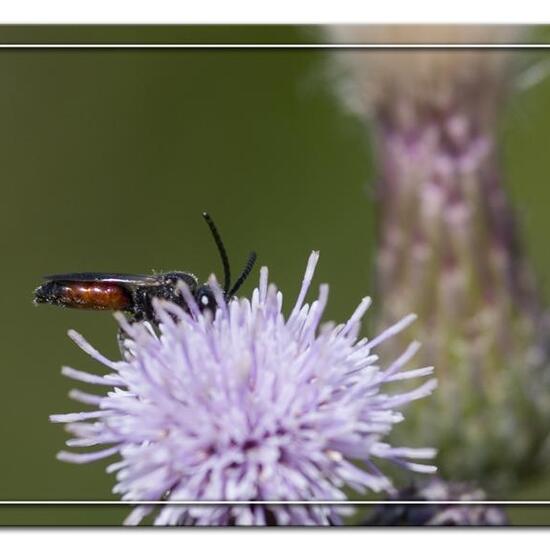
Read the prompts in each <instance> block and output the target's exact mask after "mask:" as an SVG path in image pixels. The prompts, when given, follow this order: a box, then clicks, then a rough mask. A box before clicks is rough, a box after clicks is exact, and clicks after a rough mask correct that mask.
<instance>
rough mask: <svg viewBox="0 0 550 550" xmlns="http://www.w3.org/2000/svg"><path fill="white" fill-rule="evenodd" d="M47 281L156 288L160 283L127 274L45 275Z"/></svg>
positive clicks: (153, 277)
mask: <svg viewBox="0 0 550 550" xmlns="http://www.w3.org/2000/svg"><path fill="white" fill-rule="evenodd" d="M44 279H46V280H47V281H59V282H61V281H67V282H74V283H93V282H102V283H115V284H121V285H127V286H156V285H160V283H161V281H160V280H159V279H158V277H155V276H153V275H132V274H129V273H100V272H98V273H94V272H84V273H59V274H55V275H45V276H44Z"/></svg>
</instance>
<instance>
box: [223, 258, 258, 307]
mask: <svg viewBox="0 0 550 550" xmlns="http://www.w3.org/2000/svg"><path fill="white" fill-rule="evenodd" d="M255 263H256V252H251V253H250V255H249V256H248V261H247V262H246V265H245V266H244V269H243V271H242V273H241V274H240V275H239V278H238V279H237V280H236V282H235V284H234V285H233V288H232V289H231V290H230V291H229V294H228V295H227V298H228V299H229V298H232V297H233V296H234V295H235V294H236V292H237V290H239V288H241V286H242V284H243V283H244V282H245V281H246V278H247V277H248V276H249V275H250V272H251V271H252V268H253V267H254V264H255Z"/></svg>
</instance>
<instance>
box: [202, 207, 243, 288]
mask: <svg viewBox="0 0 550 550" xmlns="http://www.w3.org/2000/svg"><path fill="white" fill-rule="evenodd" d="M202 217H203V218H204V219H205V221H206V223H207V224H208V227H209V228H210V231H211V233H212V236H213V237H214V241H215V242H216V246H217V247H218V252H219V253H220V257H221V259H222V264H223V291H224V293H225V294H227V293H228V291H229V285H230V284H231V271H230V269H229V258H228V257H227V252H226V251H225V246H224V245H223V241H222V238H221V237H220V234H219V233H218V228H217V227H216V226H215V224H214V221H213V220H212V218H211V217H210V216H209V214H208V213H207V212H203V213H202ZM242 283H243V282H242V281H241V283H240V284H239V286H241V284H242Z"/></svg>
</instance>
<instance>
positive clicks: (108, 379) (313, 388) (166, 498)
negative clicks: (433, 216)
mask: <svg viewBox="0 0 550 550" xmlns="http://www.w3.org/2000/svg"><path fill="white" fill-rule="evenodd" d="M317 260H318V253H312V255H311V256H310V258H309V261H308V264H307V269H306V273H305V276H304V280H303V283H302V287H301V289H300V292H299V295H298V298H297V300H296V303H295V304H294V306H293V308H292V311H291V313H290V315H289V316H288V317H285V315H284V314H283V312H282V304H283V296H282V294H281V292H279V291H278V290H277V289H276V288H275V287H274V286H273V285H270V284H268V271H267V268H263V269H262V270H261V274H260V283H259V286H258V288H256V289H255V290H254V292H253V294H252V298H251V299H247V298H243V299H241V300H238V301H237V300H233V301H231V302H230V303H229V304H225V302H224V301H223V299H219V300H218V298H219V297H221V293H218V294H219V296H218V297H217V298H216V299H217V300H218V306H219V307H218V309H217V311H216V314H215V316H214V317H213V318H212V316H210V315H202V314H200V313H199V312H198V308H197V307H196V304H192V303H190V304H189V311H190V312H191V313H188V312H187V311H185V310H183V309H182V308H180V307H179V306H177V305H175V304H173V303H168V302H163V303H161V302H159V303H157V304H156V306H155V307H156V313H157V316H158V319H160V325H159V329H158V334H157V333H156V332H155V331H153V330H151V329H150V327H148V326H147V325H146V324H143V323H136V324H129V323H127V322H126V321H125V320H124V319H123V318H120V317H119V321H120V323H121V325H122V327H123V329H124V331H125V332H126V334H127V335H128V344H127V346H128V348H127V353H125V357H124V359H123V360H121V361H111V360H109V359H107V358H105V357H104V356H103V355H101V354H100V353H99V352H98V351H97V350H95V349H94V348H93V347H92V346H90V344H88V343H87V342H86V341H85V340H84V339H83V338H82V337H81V336H79V335H77V334H76V333H74V332H71V333H70V336H71V338H72V339H73V340H74V341H75V342H76V343H77V344H78V345H79V346H80V347H81V348H82V349H83V350H84V351H85V352H86V353H88V354H89V355H90V356H92V357H93V358H94V359H95V360H97V361H99V362H100V363H102V364H103V365H105V366H106V367H107V368H108V369H109V372H108V373H107V374H106V375H105V376H96V375H91V374H87V373H82V372H80V371H76V370H74V369H65V370H64V374H65V375H67V376H69V377H71V378H74V379H76V380H80V381H85V382H87V383H90V384H96V385H100V386H105V387H106V388H107V392H106V393H105V394H104V395H101V396H98V395H92V394H87V393H84V392H80V391H78V392H76V391H74V392H72V393H71V396H72V397H73V398H75V399H76V400H77V401H80V402H82V403H85V404H87V405H91V406H92V407H94V409H95V410H92V411H89V412H80V413H74V414H61V415H53V416H52V417H51V420H52V421H53V422H62V423H65V424H67V429H68V431H69V432H70V433H71V434H72V435H73V436H74V437H73V439H70V440H69V441H68V442H67V445H68V446H70V447H86V448H89V447H93V446H94V445H101V446H102V447H103V448H102V449H101V450H99V451H93V452H89V453H73V452H67V451H63V452H62V453H60V455H59V458H60V459H62V460H66V461H68V462H74V463H85V462H91V461H94V460H98V459H100V458H104V457H108V456H113V455H117V457H118V460H117V461H116V462H115V463H113V464H111V465H109V466H108V468H107V471H108V472H110V473H111V472H112V473H115V474H116V477H117V483H116V484H115V486H114V488H113V491H114V492H115V493H117V494H120V495H122V498H123V500H126V501H130V502H131V501H162V502H159V503H158V504H157V505H156V506H155V505H149V504H141V505H137V506H136V507H135V508H134V510H133V511H132V513H131V514H130V515H129V517H128V518H127V520H126V523H128V524H137V523H140V522H141V521H142V520H143V519H144V518H145V517H146V516H147V515H149V514H155V523H156V524H158V525H265V524H275V525H322V524H337V523H339V522H340V521H341V516H342V515H344V514H346V513H348V512H349V508H347V509H344V507H343V506H341V505H322V504H316V503H315V502H316V501H326V500H331V501H342V502H345V500H346V498H347V497H346V493H345V489H346V488H349V489H353V490H355V491H357V492H360V493H366V492H369V491H383V490H386V491H389V490H391V489H392V485H391V481H390V479H389V478H388V477H386V476H385V475H384V474H383V473H382V472H381V471H380V469H379V467H380V466H381V465H383V463H384V462H385V461H386V462H393V463H396V464H399V465H401V466H403V467H405V468H407V469H410V470H413V471H420V472H427V473H430V472H433V471H435V468H434V467H433V466H431V465H426V464H419V463H417V462H416V461H417V460H430V459H431V458H433V456H434V451H433V450H432V449H409V448H406V447H391V446H390V445H389V444H388V443H387V442H385V438H386V436H387V434H388V433H389V432H390V431H391V429H392V426H393V425H394V424H396V423H398V422H400V421H401V420H403V415H402V414H401V413H400V412H399V409H400V408H401V407H402V406H403V405H405V404H407V403H409V402H410V401H413V400H416V399H419V398H422V397H425V396H427V395H428V394H430V393H431V392H432V390H433V389H434V388H435V385H436V382H435V380H433V379H431V378H429V379H428V380H427V381H425V382H424V383H422V384H420V385H419V386H418V387H417V388H415V389H412V390H408V391H406V392H401V393H398V392H395V393H391V386H388V387H387V388H386V387H385V386H386V384H388V383H390V382H393V381H395V380H401V379H404V378H417V377H418V378H419V377H425V376H428V377H429V376H430V375H431V374H432V368H431V367H425V368H418V369H415V370H409V371H402V369H403V367H404V366H405V365H406V364H407V362H408V361H409V359H410V358H411V357H412V355H414V353H415V352H416V350H417V348H418V344H417V343H414V342H413V343H412V344H411V345H410V346H409V347H408V348H407V349H406V350H405V351H404V352H403V353H402V355H401V356H400V357H397V358H396V359H395V361H393V363H391V364H389V365H387V366H385V367H382V366H381V365H379V363H378V358H377V356H376V355H375V354H374V353H373V349H374V348H375V347H376V346H377V345H378V344H380V343H381V342H383V341H385V340H386V339H388V338H391V337H392V336H393V335H394V334H396V333H398V332H400V331H401V330H402V329H403V328H405V327H406V326H407V325H408V324H410V323H411V322H412V321H413V319H414V316H408V317H406V318H405V319H403V320H402V321H400V322H399V323H397V324H395V325H394V326H392V327H390V328H388V329H387V330H386V331H384V332H383V333H382V334H380V335H379V336H377V337H376V338H374V339H372V340H369V339H367V338H362V339H358V334H359V330H360V321H361V319H362V317H363V315H364V314H365V312H366V311H367V309H368V307H369V305H370V299H365V300H363V301H362V302H361V303H360V305H359V306H358V308H357V309H356V311H355V312H354V313H353V314H352V316H351V317H350V319H349V320H348V321H347V322H346V323H344V324H341V325H337V326H335V325H323V326H321V325H320V323H321V318H322V315H323V311H324V308H325V306H326V303H327V299H328V286H327V285H322V286H321V288H320V291H319V297H318V298H317V300H315V301H314V302H312V303H306V301H305V300H306V294H307V291H308V289H309V286H310V284H311V281H312V278H313V274H314V271H315V267H316V264H317ZM218 290H219V289H218ZM184 295H185V296H187V300H188V301H191V300H192V299H193V298H192V297H191V296H190V295H189V294H185V291H184ZM193 306H195V307H193ZM383 386H384V392H382V387H383ZM104 446H107V447H106V448H105V447H104ZM375 463H376V464H375ZM205 500H208V501H239V502H241V501H244V502H245V504H231V503H228V504H225V503H223V504H217V505H200V504H196V505H183V504H178V501H186V502H189V501H199V502H200V501H205ZM256 501H258V503H257V504H256ZM262 501H263V502H264V504H262ZM266 501H270V502H271V503H266ZM273 501H281V504H272V502H273ZM285 501H307V502H311V504H290V503H288V504H285Z"/></svg>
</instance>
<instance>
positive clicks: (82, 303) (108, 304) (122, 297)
mask: <svg viewBox="0 0 550 550" xmlns="http://www.w3.org/2000/svg"><path fill="white" fill-rule="evenodd" d="M59 285H60V287H61V288H59V290H58V300H59V301H60V302H62V304H63V305H65V306H66V307H75V308H83V309H110V310H125V309H128V307H129V306H130V304H131V298H130V295H129V292H128V291H127V290H126V289H125V288H124V287H121V286H120V285H118V284H116V283H102V282H98V281H94V282H89V283H87V282H75V283H73V282H64V283H59Z"/></svg>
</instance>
